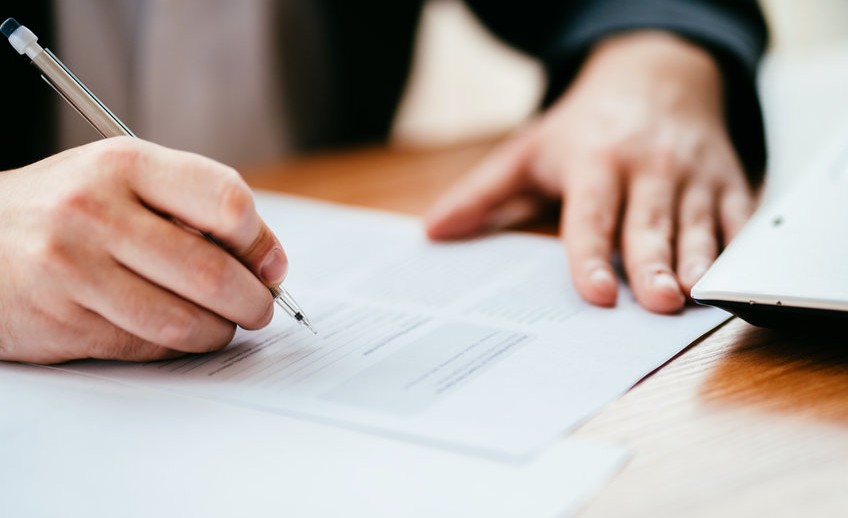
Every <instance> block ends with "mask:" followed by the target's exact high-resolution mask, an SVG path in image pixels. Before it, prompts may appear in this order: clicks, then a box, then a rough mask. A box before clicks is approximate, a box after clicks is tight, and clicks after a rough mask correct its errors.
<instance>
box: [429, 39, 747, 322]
mask: <svg viewBox="0 0 848 518" xmlns="http://www.w3.org/2000/svg"><path fill="white" fill-rule="evenodd" d="M723 111H724V107H723V99H722V81H721V75H720V73H719V70H718V67H717V66H716V64H715V63H714V61H713V59H712V58H711V57H710V56H709V55H708V54H707V53H706V52H705V51H703V50H701V49H700V48H698V47H695V46H693V45H691V44H689V43H687V42H685V41H683V40H680V39H678V38H676V37H673V36H670V35H666V34H663V33H658V32H636V33H631V34H626V35H622V36H616V37H614V38H611V39H610V40H607V41H605V42H602V43H601V44H600V45H598V46H597V47H596V48H595V50H594V51H593V52H592V53H591V54H590V56H589V57H588V58H587V61H586V63H585V64H584V66H583V69H582V70H581V72H580V73H579V75H578V77H577V79H576V80H575V82H574V84H573V85H572V86H571V88H570V89H569V90H568V91H567V92H566V93H565V95H563V97H562V98H561V99H560V100H559V101H558V102H557V103H556V104H555V105H554V106H553V107H552V108H551V109H550V110H549V111H548V112H547V113H546V114H544V115H543V116H542V117H541V118H540V119H539V120H537V121H534V122H533V123H531V124H530V125H529V127H527V128H526V129H525V130H524V131H522V132H521V133H519V134H518V135H517V136H516V137H514V138H512V139H511V140H509V141H507V142H506V143H505V144H503V145H502V146H501V147H500V148H498V149H497V150H495V152H494V153H492V154H491V156H489V157H488V158H487V159H486V160H484V161H483V162H482V163H481V164H480V165H479V166H478V167H477V168H476V169H475V170H473V171H472V172H471V174H470V175H469V176H468V177H467V178H465V179H464V180H463V181H461V182H460V183H459V184H458V185H456V186H455V187H454V188H453V189H452V190H451V191H450V192H448V193H447V194H446V195H445V196H444V197H443V198H442V199H441V200H440V201H439V202H438V203H437V204H436V206H435V207H434V208H433V210H432V211H431V213H430V215H429V217H428V218H427V232H428V235H429V236H430V237H431V238H433V239H454V238H460V237H466V236H469V235H473V234H477V233H480V232H483V231H486V230H491V229H493V228H500V227H502V226H504V224H505V223H510V222H512V223H515V222H516V221H515V220H516V219H517V218H519V219H520V218H523V217H527V216H529V215H530V214H532V213H533V212H534V211H536V210H537V209H538V208H539V207H540V206H542V205H543V204H548V203H550V202H551V201H552V200H556V199H560V198H561V199H562V201H563V209H562V217H561V220H562V221H561V229H562V235H563V239H564V240H565V241H566V243H567V249H568V257H569V262H570V265H571V273H572V278H573V280H574V284H575V286H576V288H577V290H578V291H579V292H580V294H581V295H582V296H583V297H584V298H585V299H586V300H588V301H590V302H592V303H594V304H598V305H603V306H610V305H613V304H615V300H616V296H617V291H618V290H617V280H616V275H615V270H614V268H613V263H612V261H613V254H614V253H615V251H616V249H617V248H618V247H619V246H620V250H621V256H622V260H623V265H624V269H625V272H626V274H627V276H628V278H629V282H630V285H631V287H632V289H633V292H634V293H635V296H636V298H637V300H638V301H639V302H640V303H641V304H642V305H643V306H644V307H645V308H648V309H650V310H652V311H656V312H661V313H673V312H676V311H679V310H680V309H682V308H683V306H684V304H685V303H686V295H687V294H688V293H689V290H690V289H691V287H692V285H694V284H695V282H696V281H697V280H698V278H699V277H700V276H701V275H702V274H703V273H704V272H705V271H706V269H707V267H708V266H709V265H710V264H711V263H712V261H713V260H714V259H715V258H716V255H717V254H718V252H719V250H720V249H721V247H722V246H723V245H724V244H725V243H727V242H728V241H729V240H730V239H731V238H732V237H733V235H734V234H736V232H737V231H738V230H739V229H740V228H741V226H742V225H743V223H744V222H745V221H746V220H747V218H748V217H749V215H750V214H751V212H752V210H753V198H752V193H751V189H750V186H749V184H748V182H747V180H746V177H745V175H744V173H743V171H742V167H741V165H740V163H739V161H738V159H737V157H736V155H735V152H734V150H733V147H732V145H731V143H730V141H729V138H728V135H727V130H726V127H725V121H724V117H723Z"/></svg>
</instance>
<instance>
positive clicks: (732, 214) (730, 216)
mask: <svg viewBox="0 0 848 518" xmlns="http://www.w3.org/2000/svg"><path fill="white" fill-rule="evenodd" d="M753 213H754V198H753V195H752V193H751V190H750V189H749V188H748V186H747V185H745V184H744V183H742V182H739V184H734V185H731V186H728V187H725V189H724V190H723V191H722V193H721V196H720V202H719V216H720V219H721V233H722V241H723V243H722V244H723V245H724V246H727V244H728V243H730V240H731V239H733V238H734V237H735V236H736V234H738V233H739V231H740V230H742V227H743V226H745V223H746V222H747V221H748V218H750V217H751V214H753Z"/></svg>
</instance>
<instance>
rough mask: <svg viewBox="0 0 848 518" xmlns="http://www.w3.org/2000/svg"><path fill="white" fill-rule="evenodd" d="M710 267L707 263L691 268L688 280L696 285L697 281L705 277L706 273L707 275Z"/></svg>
mask: <svg viewBox="0 0 848 518" xmlns="http://www.w3.org/2000/svg"><path fill="white" fill-rule="evenodd" d="M709 267H710V266H709V265H708V264H706V263H698V264H696V265H694V266H692V267H691V268H689V271H688V272H687V277H686V278H687V279H689V280H690V281H691V282H692V283H694V282H695V281H697V280H698V279H700V278H701V277H703V276H704V274H705V273H707V270H708V269H709Z"/></svg>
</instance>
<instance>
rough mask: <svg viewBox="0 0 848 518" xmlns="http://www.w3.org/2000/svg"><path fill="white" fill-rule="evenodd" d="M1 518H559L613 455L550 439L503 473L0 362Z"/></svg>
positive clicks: (381, 441) (457, 458) (614, 462)
mask: <svg viewBox="0 0 848 518" xmlns="http://www.w3.org/2000/svg"><path fill="white" fill-rule="evenodd" d="M0 409H2V412H0V459H2V462H0V514H2V515H3V516H8V517H13V516H15V517H17V516H27V517H40V516H44V517H48V516H64V517H72V516H84V517H86V518H92V517H114V516H121V517H127V518H132V517H150V516H158V517H170V516H173V517H189V516H203V517H207V518H213V517H225V516H226V517H232V516H246V517H248V516H249V517H251V518H262V517H280V516H287V517H289V516H290V517H337V516H367V517H369V518H380V517H391V518H396V517H404V518H416V517H422V518H424V517H426V518H431V517H434V516H439V517H446V518H450V517H463V518H464V517H469V516H486V517H492V518H498V517H504V518H512V517H515V516H538V517H554V516H567V515H570V514H572V513H573V512H574V511H576V510H577V509H579V508H580V507H581V506H583V505H584V504H585V503H586V500H587V499H588V498H589V497H591V496H592V495H593V494H594V493H595V492H597V491H598V490H599V489H600V487H601V486H602V484H603V483H604V482H606V480H607V479H608V478H609V477H610V476H612V474H613V473H614V472H615V471H616V470H617V468H618V467H619V466H620V465H621V464H622V462H623V461H624V459H625V454H624V452H623V450H621V449H620V448H614V447H609V446H602V445H595V444H588V443H580V442H576V441H562V442H559V443H558V444H556V445H555V446H553V447H552V448H550V449H549V450H547V451H546V452H545V453H544V454H543V455H541V456H539V457H538V458H536V459H534V460H532V461H530V462H526V463H522V464H511V463H502V462H497V461H491V460H486V459H481V458H479V457H475V456H468V455H462V454H458V453H453V452H449V451H446V450H443V449H436V448H428V447H424V446H419V445H415V444H410V443H408V442H404V441H395V440H391V439H385V438H380V437H377V436H375V435H373V434H363V433H359V432H355V431H351V430H344V429H340V428H337V427H330V426H326V425H319V424H316V423H311V422H309V421H304V420H297V419H291V418H287V417H284V416H280V415H275V414H271V413H267V412H258V411H254V410H249V409H245V408H240V407H237V406H233V405H226V404H221V403H217V402H213V401H209V400H203V399H198V398H192V397H182V396H175V395H174V394H172V393H166V392H162V391H156V390H146V389H142V388H139V387H132V386H128V385H125V384H119V383H115V382H112V381H109V380H103V379H94V378H87V377H83V376H75V375H72V374H67V373H62V372H57V371H55V370H48V369H41V368H37V367H29V366H23V365H14V364H3V363H0Z"/></svg>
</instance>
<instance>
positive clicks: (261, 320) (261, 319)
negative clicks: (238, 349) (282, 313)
mask: <svg viewBox="0 0 848 518" xmlns="http://www.w3.org/2000/svg"><path fill="white" fill-rule="evenodd" d="M260 307H261V310H259V311H257V312H256V313H254V314H253V315H252V316H251V317H250V318H249V319H247V320H246V321H245V322H241V323H240V324H241V326H242V327H243V328H245V329H248V330H254V329H262V328H263V327H265V326H267V325H268V324H269V323H270V322H271V319H272V318H273V317H274V303H273V302H272V301H270V300H269V302H267V303H266V304H265V305H264V306H260Z"/></svg>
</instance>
